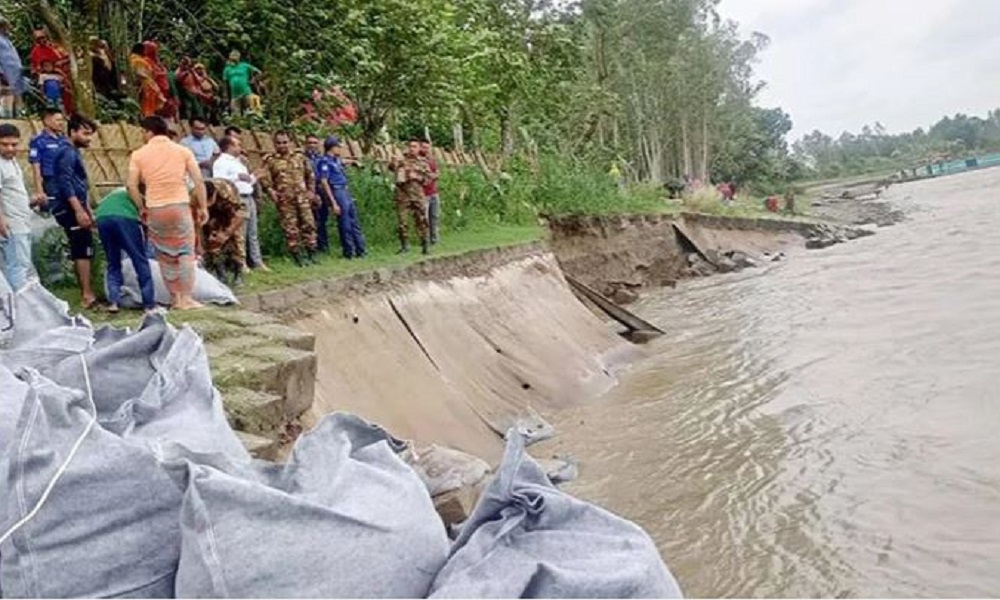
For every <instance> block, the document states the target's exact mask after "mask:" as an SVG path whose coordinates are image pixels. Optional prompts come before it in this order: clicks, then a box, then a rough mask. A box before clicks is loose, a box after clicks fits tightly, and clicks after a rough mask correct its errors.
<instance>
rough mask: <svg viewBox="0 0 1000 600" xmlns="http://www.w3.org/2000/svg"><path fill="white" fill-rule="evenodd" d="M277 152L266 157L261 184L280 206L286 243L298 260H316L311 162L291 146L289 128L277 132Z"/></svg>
mask: <svg viewBox="0 0 1000 600" xmlns="http://www.w3.org/2000/svg"><path fill="white" fill-rule="evenodd" d="M274 150H275V151H274V153H273V154H268V155H267V156H265V157H264V177H263V178H262V179H261V185H262V186H263V187H264V189H265V190H267V193H268V194H269V195H270V196H271V199H272V200H274V204H275V206H277V208H278V217H279V219H280V221H281V229H282V230H283V231H284V233H285V243H286V244H287V246H288V252H289V254H291V255H292V260H293V261H295V264H297V265H299V266H302V253H303V251H305V255H306V260H308V261H309V262H311V263H313V264H315V263H316V221H315V219H313V214H312V203H313V199H314V198H315V189H316V188H315V183H314V175H313V169H312V164H311V163H310V162H309V159H308V158H306V156H305V154H303V153H301V152H296V151H293V150H292V139H291V136H289V135H288V132H286V131H278V132H277V133H275V134H274Z"/></svg>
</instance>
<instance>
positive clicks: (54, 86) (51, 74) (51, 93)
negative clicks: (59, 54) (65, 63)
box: [38, 61, 63, 110]
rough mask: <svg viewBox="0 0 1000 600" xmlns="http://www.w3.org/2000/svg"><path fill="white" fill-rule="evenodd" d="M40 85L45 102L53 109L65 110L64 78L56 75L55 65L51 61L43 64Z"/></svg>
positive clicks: (39, 75)
mask: <svg viewBox="0 0 1000 600" xmlns="http://www.w3.org/2000/svg"><path fill="white" fill-rule="evenodd" d="M38 85H39V87H41V88H42V95H43V96H45V101H46V102H47V103H48V105H49V106H51V107H53V108H58V109H59V110H62V109H63V106H62V96H63V89H62V88H63V78H62V75H60V74H59V73H56V68H55V65H53V64H52V62H51V61H45V62H43V63H42V70H41V72H40V73H39V74H38Z"/></svg>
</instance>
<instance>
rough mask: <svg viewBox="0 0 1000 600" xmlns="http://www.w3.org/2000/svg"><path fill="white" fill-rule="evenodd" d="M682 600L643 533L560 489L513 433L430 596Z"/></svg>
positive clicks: (520, 438)
mask: <svg viewBox="0 0 1000 600" xmlns="http://www.w3.org/2000/svg"><path fill="white" fill-rule="evenodd" d="M680 595H681V592H680V589H679V588H678V586H677V582H676V581H674V578H673V576H671V574H670V572H669V571H668V570H667V567H666V565H664V564H663V560H662V559H661V558H660V554H659V552H658V551H657V549H656V546H655V545H654V544H653V541H652V540H651V539H650V538H649V536H648V535H646V533H645V532H643V530H642V529H640V528H639V527H638V526H637V525H635V524H633V523H631V522H629V521H626V520H625V519H622V518H620V517H617V516H615V515H613V514H611V513H609V512H607V511H605V510H603V509H601V508H598V507H596V506H594V505H592V504H588V503H586V502H583V501H582V500H578V499H576V498H573V497H572V496H569V495H568V494H565V493H563V492H561V491H559V490H558V489H556V487H555V486H554V485H553V484H552V483H550V482H549V480H548V478H547V477H546V475H545V471H544V470H542V468H541V467H539V466H538V464H537V463H536V462H535V461H534V459H532V458H531V457H530V456H529V455H528V454H527V453H526V452H525V451H524V439H523V438H522V437H521V436H520V435H518V434H517V433H516V432H515V431H514V430H512V431H511V432H510V433H508V441H507V448H506V450H505V452H504V457H503V461H502V462H501V464H500V467H499V469H498V472H497V476H496V477H495V478H494V480H493V481H492V482H491V483H490V485H489V487H488V488H487V489H486V491H485V492H484V493H483V496H482V497H481V498H480V500H479V503H478V505H477V506H476V508H475V510H474V511H473V513H472V516H471V517H469V520H468V522H467V523H466V524H465V525H464V526H463V527H462V531H461V533H460V534H459V537H458V539H457V540H456V541H455V545H454V547H453V549H452V553H451V557H450V558H449V559H448V563H447V564H446V565H445V566H444V568H443V569H441V572H440V573H438V575H437V578H436V579H435V580H434V585H433V588H432V597H435V598H677V597H680Z"/></svg>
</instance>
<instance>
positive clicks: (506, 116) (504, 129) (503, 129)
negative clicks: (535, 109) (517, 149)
mask: <svg viewBox="0 0 1000 600" xmlns="http://www.w3.org/2000/svg"><path fill="white" fill-rule="evenodd" d="M512 113H513V109H512V107H510V106H505V107H504V108H501V109H500V144H501V152H502V153H503V156H504V158H506V157H508V156H511V155H512V154H514V116H513V114H512Z"/></svg>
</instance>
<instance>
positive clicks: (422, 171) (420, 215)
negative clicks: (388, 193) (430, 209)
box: [389, 138, 434, 254]
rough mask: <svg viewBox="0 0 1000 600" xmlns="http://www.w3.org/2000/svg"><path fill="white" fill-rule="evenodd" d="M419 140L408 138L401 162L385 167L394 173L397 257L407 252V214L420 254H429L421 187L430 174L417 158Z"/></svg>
mask: <svg viewBox="0 0 1000 600" xmlns="http://www.w3.org/2000/svg"><path fill="white" fill-rule="evenodd" d="M421 142H422V141H421V140H419V139H416V138H414V139H411V140H410V141H409V142H408V143H407V145H406V153H405V154H404V155H403V158H402V160H395V161H393V162H392V163H390V164H389V169H390V170H392V171H393V172H395V174H396V218H397V220H398V222H399V229H398V232H399V254H406V253H407V252H409V251H410V243H409V239H408V237H407V224H406V222H407V220H408V216H407V213H410V214H412V215H413V220H414V222H415V223H416V226H417V235H418V236H419V237H420V248H421V251H422V252H423V253H424V254H430V231H429V229H430V226H429V224H428V222H427V199H426V198H425V197H424V186H425V185H426V184H427V182H429V181H430V180H431V179H432V177H434V175H432V173H431V170H430V166H429V165H428V164H427V160H426V159H424V158H423V157H422V156H421V155H420V147H421Z"/></svg>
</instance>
